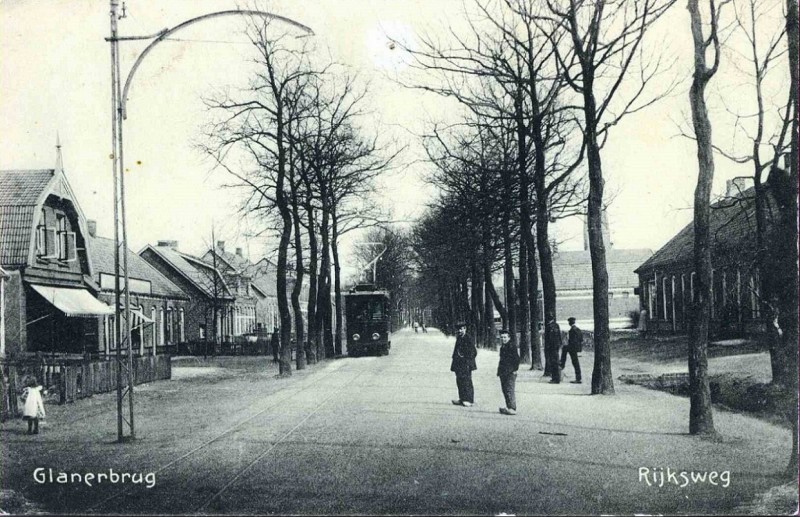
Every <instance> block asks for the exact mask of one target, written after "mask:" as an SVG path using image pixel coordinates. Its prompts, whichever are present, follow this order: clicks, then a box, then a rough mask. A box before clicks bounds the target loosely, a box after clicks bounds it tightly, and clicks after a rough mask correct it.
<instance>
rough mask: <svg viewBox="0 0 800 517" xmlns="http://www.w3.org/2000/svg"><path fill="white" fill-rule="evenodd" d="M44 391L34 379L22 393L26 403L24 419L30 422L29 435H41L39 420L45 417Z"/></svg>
mask: <svg viewBox="0 0 800 517" xmlns="http://www.w3.org/2000/svg"><path fill="white" fill-rule="evenodd" d="M43 389H44V388H43V387H42V386H40V385H39V383H38V382H37V381H36V378H35V377H33V378H31V379H30V380H29V381H28V386H27V387H26V388H25V389H24V390H23V391H22V400H23V401H24V402H25V407H24V408H23V409H22V418H23V419H25V420H27V421H28V434H39V419H40V418H44V417H45V414H44V401H43V400H42V390H43Z"/></svg>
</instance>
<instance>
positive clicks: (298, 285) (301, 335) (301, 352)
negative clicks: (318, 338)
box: [289, 178, 306, 370]
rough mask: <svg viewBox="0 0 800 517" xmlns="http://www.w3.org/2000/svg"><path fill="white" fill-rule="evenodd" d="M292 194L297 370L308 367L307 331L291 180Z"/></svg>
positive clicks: (297, 214) (300, 243) (297, 216)
mask: <svg viewBox="0 0 800 517" xmlns="http://www.w3.org/2000/svg"><path fill="white" fill-rule="evenodd" d="M289 185H290V187H291V192H292V221H293V222H294V257H295V259H294V269H295V283H294V287H293V288H292V312H293V313H294V335H295V342H296V349H297V352H296V356H295V368H297V369H298V370H302V369H304V368H305V367H306V353H305V330H304V328H303V327H304V325H305V322H304V321H303V311H302V310H301V308H300V293H301V292H302V291H303V240H302V238H301V234H300V210H299V203H298V201H297V183H296V182H295V181H293V179H291V178H290V180H289Z"/></svg>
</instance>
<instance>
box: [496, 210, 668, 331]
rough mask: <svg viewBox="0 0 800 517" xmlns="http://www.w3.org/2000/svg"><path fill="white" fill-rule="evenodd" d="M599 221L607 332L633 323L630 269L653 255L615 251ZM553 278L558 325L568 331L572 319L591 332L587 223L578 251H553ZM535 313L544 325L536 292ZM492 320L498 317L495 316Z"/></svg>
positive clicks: (635, 283)
mask: <svg viewBox="0 0 800 517" xmlns="http://www.w3.org/2000/svg"><path fill="white" fill-rule="evenodd" d="M602 221H603V226H602V232H603V242H604V243H605V246H606V271H607V272H608V320H609V321H608V323H609V326H610V327H611V328H626V327H630V326H632V325H633V323H634V321H633V318H632V314H633V313H638V312H639V298H638V297H637V296H636V289H637V287H638V286H639V278H638V277H637V276H636V274H635V273H634V269H636V267H638V266H639V265H640V264H641V263H642V261H644V260H646V259H647V258H649V257H650V256H651V255H652V254H653V251H652V250H650V249H644V248H642V249H636V248H634V249H624V248H619V249H618V248H615V247H614V243H613V242H612V240H611V232H610V230H609V225H608V218H607V216H606V214H605V213H603V219H602ZM553 277H554V279H555V285H556V314H557V315H558V323H559V325H560V326H561V327H562V328H564V329H566V328H569V324H568V323H567V318H569V317H574V318H575V319H576V320H577V321H576V323H577V324H578V326H579V327H581V328H583V329H584V330H589V329H591V328H592V327H593V325H594V304H593V301H592V295H593V292H594V287H593V285H592V257H591V256H590V254H589V230H588V221H587V222H586V223H585V224H584V229H583V249H582V250H575V251H571V250H570V251H564V250H553ZM502 281H503V279H502V275H497V276H496V277H495V285H499V284H501V283H502ZM540 282H541V280H540ZM540 285H541V283H540ZM540 289H541V287H540ZM502 293H503V289H502V287H498V294H500V296H501V299H503V298H502V297H503V294H502ZM539 310H540V314H539V317H540V318H541V320H542V321H544V302H543V300H542V292H541V291H539ZM496 316H498V317H499V315H497V314H496Z"/></svg>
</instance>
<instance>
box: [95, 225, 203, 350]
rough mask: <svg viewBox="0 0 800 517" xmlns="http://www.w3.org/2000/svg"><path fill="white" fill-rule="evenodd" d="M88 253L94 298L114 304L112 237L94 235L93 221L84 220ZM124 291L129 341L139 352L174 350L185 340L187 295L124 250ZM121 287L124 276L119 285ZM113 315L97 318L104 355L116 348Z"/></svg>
mask: <svg viewBox="0 0 800 517" xmlns="http://www.w3.org/2000/svg"><path fill="white" fill-rule="evenodd" d="M87 228H88V232H89V239H88V241H89V254H90V256H91V259H92V265H93V266H94V277H93V279H94V281H95V282H96V283H97V285H98V286H99V287H100V291H99V293H98V298H99V299H100V300H102V301H104V302H105V303H106V304H108V305H110V306H111V307H113V306H114V301H115V296H114V281H115V277H114V240H113V239H106V238H104V237H97V236H96V235H95V228H96V224H95V222H94V221H87ZM128 285H129V287H128V291H129V292H130V295H131V301H130V306H131V314H132V322H131V341H132V343H133V349H134V351H135V352H138V353H139V354H140V355H156V354H161V353H165V352H167V351H175V350H176V349H177V345H178V343H181V342H185V341H186V332H185V329H186V311H187V309H188V307H187V305H188V302H189V297H188V296H187V295H186V294H185V293H184V292H183V291H181V289H180V288H179V287H178V286H176V285H175V284H174V283H172V282H171V281H170V280H169V279H167V278H166V277H165V276H164V275H162V274H161V273H159V272H158V270H157V269H155V268H154V267H153V266H151V265H150V264H149V263H148V262H147V261H145V260H144V259H143V258H142V257H140V256H139V255H137V254H136V253H133V252H131V251H129V252H128ZM123 287H124V280H123V282H121V288H123ZM115 332H116V329H115V325H114V316H113V315H111V316H106V317H104V318H102V320H101V332H100V336H101V348H102V350H103V353H104V354H106V355H108V354H111V353H112V352H113V351H115V350H116V345H115V340H114V335H115ZM154 345H155V346H154Z"/></svg>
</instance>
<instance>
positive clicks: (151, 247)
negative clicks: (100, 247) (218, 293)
mask: <svg viewBox="0 0 800 517" xmlns="http://www.w3.org/2000/svg"><path fill="white" fill-rule="evenodd" d="M148 249H150V250H152V251H153V253H155V254H156V255H158V256H159V257H161V260H163V261H164V262H166V263H167V264H169V266H170V267H171V268H172V269H173V270H175V271H177V272H178V274H179V275H180V276H182V277H183V278H185V279H186V281H188V282H189V283H190V284H192V285H193V286H195V287H196V288H197V289H199V290H200V292H202V293H205V294H206V295H207V296H212V297H213V296H214V293H210V292H208V291H207V290H206V288H205V287H203V286H202V285H200V284H198V283H197V282H195V281H194V279H192V278H189V276H188V275H186V273H184V272H183V271H181V270H180V268H178V267H175V265H174V264H173V263H172V261H171V260H169V259H168V258H167V257H165V256H164V254H163V253H161V252H160V251H158V247H157V246H153V245H152V244H148V245H147V246H145V247H144V248H142V251H140V252H139V256H141V255H142V253H144V252H145V251H147V250H148ZM176 253H178V254H180V255H181V256H183V253H181V252H180V251H176Z"/></svg>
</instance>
